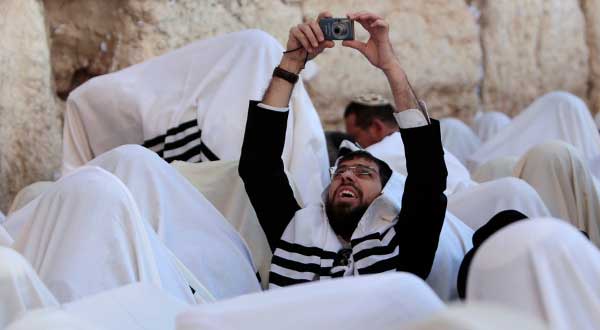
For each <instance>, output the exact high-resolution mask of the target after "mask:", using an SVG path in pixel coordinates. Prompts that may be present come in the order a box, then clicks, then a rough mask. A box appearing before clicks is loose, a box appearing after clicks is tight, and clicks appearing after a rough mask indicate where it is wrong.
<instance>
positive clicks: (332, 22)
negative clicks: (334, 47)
mask: <svg viewBox="0 0 600 330" xmlns="http://www.w3.org/2000/svg"><path fill="white" fill-rule="evenodd" d="M319 26H320V27H321V31H323V35H324V36H325V40H353V39H354V21H352V20H350V19H347V18H323V19H321V20H319Z"/></svg>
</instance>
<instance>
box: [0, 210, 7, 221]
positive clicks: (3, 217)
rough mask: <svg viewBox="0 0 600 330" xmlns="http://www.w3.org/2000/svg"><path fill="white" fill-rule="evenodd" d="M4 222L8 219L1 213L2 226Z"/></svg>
mask: <svg viewBox="0 0 600 330" xmlns="http://www.w3.org/2000/svg"><path fill="white" fill-rule="evenodd" d="M4 220H6V217H5V216H4V213H2V211H0V224H2V223H3V222H4Z"/></svg>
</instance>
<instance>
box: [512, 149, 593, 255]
mask: <svg viewBox="0 0 600 330" xmlns="http://www.w3.org/2000/svg"><path fill="white" fill-rule="evenodd" d="M514 175H515V176H516V177H519V178H521V179H523V180H525V181H527V182H528V183H529V184H530V185H531V186H532V187H533V188H535V190H536V191H537V192H538V193H539V195H540V197H541V198H542V200H544V202H545V204H546V205H547V206H548V209H549V210H550V212H551V213H552V216H554V217H556V218H560V219H563V220H566V221H568V222H570V223H572V224H573V225H574V226H576V227H577V228H579V229H581V230H583V231H585V232H587V233H588V234H589V236H590V239H591V240H592V242H594V244H596V246H600V193H599V191H598V187H597V185H596V184H595V181H594V180H595V179H594V177H593V176H592V174H591V173H590V171H589V169H588V168H587V166H586V164H585V161H584V160H583V158H582V157H581V154H580V153H579V152H578V151H577V150H576V149H575V148H574V147H573V146H571V145H569V144H567V143H565V142H562V141H551V142H546V143H543V144H541V145H538V146H536V147H534V148H532V149H531V150H529V151H528V152H527V153H526V154H525V155H524V156H523V157H522V158H521V160H520V161H519V163H518V164H517V166H516V167H515V171H514Z"/></svg>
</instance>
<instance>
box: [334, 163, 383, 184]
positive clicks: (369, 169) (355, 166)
mask: <svg viewBox="0 0 600 330" xmlns="http://www.w3.org/2000/svg"><path fill="white" fill-rule="evenodd" d="M342 169H343V171H341V172H340V173H336V172H337V171H338V170H342ZM355 169H362V170H365V172H368V173H367V174H369V175H372V174H373V173H375V174H377V175H379V171H378V170H376V169H374V168H372V167H370V166H367V165H361V164H358V165H351V166H343V165H342V166H341V167H338V166H333V167H330V168H329V176H330V177H331V179H332V180H333V179H334V178H335V177H336V176H338V175H342V174H344V173H345V172H346V171H348V170H350V171H352V174H354V176H356V177H359V178H360V177H362V175H361V174H365V173H356V172H355Z"/></svg>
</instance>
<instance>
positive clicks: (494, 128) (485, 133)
mask: <svg viewBox="0 0 600 330" xmlns="http://www.w3.org/2000/svg"><path fill="white" fill-rule="evenodd" d="M508 124H510V117H509V116H507V115H506V114H505V113H502V112H497V111H489V112H484V113H481V114H480V115H479V116H476V117H475V122H474V123H473V131H474V132H475V134H477V136H478V137H479V139H480V140H481V142H482V143H485V141H487V140H489V139H490V138H493V137H494V136H495V135H496V134H498V132H500V131H501V130H502V129H503V128H504V127H506V126H507V125H508Z"/></svg>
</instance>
